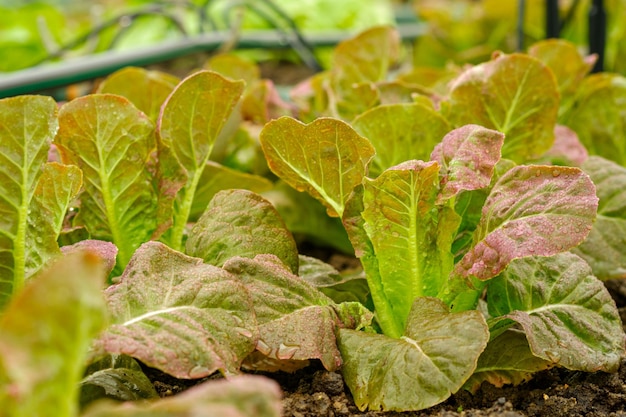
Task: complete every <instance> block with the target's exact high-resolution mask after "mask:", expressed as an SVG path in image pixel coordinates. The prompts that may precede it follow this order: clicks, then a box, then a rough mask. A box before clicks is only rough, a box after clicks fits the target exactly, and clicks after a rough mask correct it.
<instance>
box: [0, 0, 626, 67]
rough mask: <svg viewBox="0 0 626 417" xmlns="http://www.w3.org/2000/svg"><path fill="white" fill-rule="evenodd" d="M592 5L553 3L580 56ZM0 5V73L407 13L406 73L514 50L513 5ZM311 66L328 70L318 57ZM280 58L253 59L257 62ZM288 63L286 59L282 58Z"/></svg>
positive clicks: (469, 1) (621, 37)
mask: <svg viewBox="0 0 626 417" xmlns="http://www.w3.org/2000/svg"><path fill="white" fill-rule="evenodd" d="M592 1H593V0H561V1H560V2H559V7H560V16H561V20H562V21H563V24H562V28H561V35H560V36H561V37H562V38H564V39H567V40H570V41H572V42H574V43H576V44H577V45H579V46H580V47H581V50H582V51H586V44H587V30H588V21H587V19H588V18H587V15H588V11H589V8H590V6H591V3H592ZM271 3H272V4H274V5H275V6H276V7H277V8H279V9H280V10H282V11H283V12H284V13H285V15H286V16H288V18H289V19H290V20H291V22H288V21H285V19H283V18H281V16H279V15H278V16H277V13H276V10H275V9H274V8H272V7H268V4H269V2H268V1H266V0H169V1H154V0H151V1H148V0H95V1H88V2H87V1H84V0H45V1H42V0H39V1H36V0H33V1H25V0H0V56H2V59H1V60H0V71H1V72H8V71H14V70H19V69H23V68H27V67H31V66H33V65H37V64H40V63H42V62H47V61H51V60H52V61H53V60H59V59H64V58H69V57H74V56H82V55H89V54H93V53H97V52H102V51H107V50H128V49H132V48H139V47H141V46H147V45H154V44H158V43H159V42H164V41H167V40H173V39H181V38H184V37H190V36H194V35H198V34H201V33H206V32H210V31H213V30H233V31H246V30H263V29H273V28H274V27H275V26H277V25H278V26H282V27H283V29H284V28H285V27H286V26H287V25H289V24H291V23H293V24H295V25H296V26H297V28H298V29H299V30H300V31H301V32H302V33H303V34H305V35H306V34H307V33H311V32H314V31H318V32H324V31H336V30H343V31H349V32H350V34H354V33H356V32H358V31H360V30H363V29H365V28H368V27H372V26H376V25H381V24H393V23H394V21H395V16H396V15H397V13H398V10H400V9H402V10H404V11H406V9H407V8H408V9H409V10H413V12H414V13H415V16H416V17H417V22H423V23H426V25H425V27H426V29H425V33H424V34H423V35H422V36H420V37H418V38H417V39H416V41H415V43H414V48H413V57H414V60H413V61H414V64H415V65H416V66H422V67H437V68H443V67H445V66H447V65H450V64H451V63H452V64H456V65H461V64H465V63H477V62H481V61H484V60H486V59H488V57H489V56H490V55H491V53H492V52H493V51H495V50H502V51H504V52H512V51H515V50H516V48H518V33H517V20H518V15H519V9H518V5H519V2H518V1H516V0H413V1H400V0H395V1H394V0H298V1H293V0H271ZM545 3H546V2H545V0H527V1H526V2H525V4H526V6H525V13H524V22H523V23H524V24H523V37H524V39H523V44H524V45H530V44H531V43H533V42H534V41H537V40H540V39H543V38H544V37H545ZM605 7H606V10H607V17H608V18H607V50H606V59H605V69H606V70H607V71H614V72H620V73H626V0H605ZM316 53H317V54H318V60H319V61H320V62H322V63H323V64H324V63H326V62H328V61H327V59H326V57H325V55H324V54H325V51H324V50H323V49H319V50H317V51H316ZM277 56H278V57H280V58H281V59H282V58H283V57H284V55H276V54H273V53H270V52H267V51H266V52H265V53H264V52H259V51H257V52H256V55H255V58H256V59H257V60H263V59H273V58H276V57H277ZM288 57H289V59H293V58H294V57H295V55H293V54H292V55H291V56H288Z"/></svg>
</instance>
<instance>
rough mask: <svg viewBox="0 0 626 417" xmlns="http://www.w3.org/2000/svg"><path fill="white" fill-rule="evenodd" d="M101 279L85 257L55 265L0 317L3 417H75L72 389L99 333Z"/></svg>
mask: <svg viewBox="0 0 626 417" xmlns="http://www.w3.org/2000/svg"><path fill="white" fill-rule="evenodd" d="M105 277H106V276H105V274H104V270H103V268H102V265H101V262H100V260H99V259H98V258H97V257H96V256H93V255H92V254H90V253H81V254H72V255H70V256H67V257H64V258H61V259H59V260H58V261H57V262H55V263H53V264H51V265H50V266H49V267H47V268H45V269H44V270H43V272H42V273H40V274H39V275H37V277H36V278H34V279H32V280H30V281H29V282H28V284H27V285H26V286H25V287H24V289H23V291H21V292H20V293H18V294H16V295H15V297H14V298H13V299H12V300H11V303H10V304H9V305H8V306H7V307H6V309H5V310H4V311H3V313H2V315H1V316H0V334H2V337H0V404H2V415H3V416H7V417H23V416H46V415H55V416H62V417H70V416H76V415H78V383H79V382H80V379H81V377H82V374H83V363H84V359H85V355H86V354H87V349H88V348H89V344H90V343H91V340H92V338H93V337H95V336H96V335H97V334H98V332H100V330H102V328H103V327H104V324H105V316H106V305H105V302H104V299H103V297H102V291H101V288H102V286H103V285H104V281H105Z"/></svg>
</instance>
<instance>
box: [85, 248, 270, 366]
mask: <svg viewBox="0 0 626 417" xmlns="http://www.w3.org/2000/svg"><path fill="white" fill-rule="evenodd" d="M105 295H106V297H107V301H108V304H109V309H110V310H111V314H112V318H113V322H114V324H113V325H111V326H110V327H109V328H108V329H107V330H106V331H105V332H104V333H103V334H102V335H101V337H100V338H99V339H98V340H97V341H96V343H95V354H102V353H105V352H106V353H111V354H126V355H129V356H132V357H134V358H137V359H139V360H141V361H142V362H143V363H145V364H147V365H149V366H152V367H154V368H157V369H160V370H162V371H164V372H167V373H169V374H170V375H173V376H175V377H177V378H201V377H204V376H207V375H210V374H212V373H213V372H215V371H217V370H219V371H221V372H223V373H236V372H237V371H238V369H239V366H240V364H241V361H242V360H243V358H244V357H245V356H246V355H247V354H249V353H250V352H252V350H253V349H254V346H255V344H256V341H257V338H258V331H257V329H256V321H255V319H254V313H253V310H252V302H251V300H250V297H249V295H248V292H247V291H246V289H245V287H244V286H243V285H242V284H241V282H240V280H239V279H238V278H237V277H236V276H233V275H232V274H229V273H228V272H226V271H224V270H222V269H221V268H218V267H215V266H212V265H208V264H205V263H203V262H202V260H201V259H198V258H191V257H189V256H186V255H183V254H182V253H179V252H176V251H174V250H172V249H170V248H168V247H167V246H165V245H163V244H161V243H158V242H148V243H146V244H144V245H142V246H141V247H140V248H139V249H137V251H136V252H135V255H134V256H133V259H132V260H131V262H130V263H129V265H128V267H127V268H126V270H125V271H124V274H123V275H122V276H121V279H120V282H119V283H118V284H115V285H112V286H110V287H109V288H107V290H106V292H105Z"/></svg>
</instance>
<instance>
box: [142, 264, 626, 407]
mask: <svg viewBox="0 0 626 417" xmlns="http://www.w3.org/2000/svg"><path fill="white" fill-rule="evenodd" d="M328 261H329V262H331V263H334V264H335V265H336V266H339V267H340V266H344V267H345V265H346V264H349V263H350V262H349V259H347V258H344V257H341V256H339V257H337V256H333V257H331V258H329V259H328ZM606 285H607V288H608V289H609V291H610V292H611V294H612V296H613V298H614V299H615V301H616V303H617V306H618V308H619V310H620V315H621V317H622V321H623V322H626V320H625V319H626V281H623V280H620V281H608V282H606ZM146 371H147V372H146V373H147V374H148V377H149V378H150V379H151V380H152V381H153V383H154V386H155V388H156V390H157V392H158V393H159V395H161V396H169V395H173V394H176V393H178V392H180V391H183V390H185V389H186V388H188V387H190V386H191V385H194V384H196V383H198V382H200V381H188V380H177V379H174V378H172V377H170V376H168V375H166V374H163V373H161V372H159V371H156V370H154V369H146ZM264 375H266V376H268V377H270V378H272V379H274V380H276V381H277V382H278V383H279V384H280V386H281V388H282V390H283V394H284V398H283V401H282V404H283V408H284V411H283V416H284V417H357V416H359V417H377V416H381V417H383V416H384V417H396V416H397V417H399V416H402V417H435V416H437V417H522V416H528V417H557V416H570V417H578V416H586V417H601V416H602V417H604V416H609V417H618V416H624V417H626V358H625V359H624V360H623V361H622V364H621V366H620V369H619V371H618V372H617V373H614V374H608V373H604V372H597V373H585V372H578V371H568V370H566V369H562V368H553V369H550V370H546V371H543V372H539V373H537V374H536V375H535V377H534V378H533V379H532V380H530V381H528V382H526V383H524V384H521V385H519V386H515V387H514V386H505V387H503V388H496V387H494V386H493V385H490V384H488V383H483V385H482V386H481V387H480V389H479V390H478V392H476V393H475V394H473V395H472V394H470V393H469V392H466V391H460V392H458V393H456V394H455V395H453V396H451V397H450V398H449V399H448V400H446V401H445V402H443V403H441V404H439V405H437V406H435V407H432V408H430V409H428V410H422V411H416V412H402V413H398V412H386V413H385V412H378V411H365V412H361V411H359V410H358V409H357V407H356V406H355V404H354V402H353V400H352V397H351V395H350V392H349V390H348V389H347V387H346V386H345V385H344V382H343V379H342V376H341V373H340V372H328V371H326V370H324V369H323V367H322V366H321V364H320V363H318V362H314V363H312V364H311V365H310V366H309V367H307V368H304V369H301V370H299V371H297V372H295V373H291V374H290V373H285V372H278V373H273V374H264ZM202 381H204V380H202ZM251 417H253V416H251Z"/></svg>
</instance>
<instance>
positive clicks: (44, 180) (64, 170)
mask: <svg viewBox="0 0 626 417" xmlns="http://www.w3.org/2000/svg"><path fill="white" fill-rule="evenodd" d="M82 179H83V175H82V172H81V170H80V169H79V168H78V167H77V166H74V165H61V164H58V163H56V162H50V163H47V164H45V165H44V166H43V172H42V174H41V176H40V177H39V181H38V182H37V188H36V189H35V193H34V194H33V199H32V201H31V208H30V212H29V216H28V230H27V239H28V242H29V244H28V245H27V247H26V276H27V277H29V276H31V275H33V274H34V273H36V272H37V271H38V270H39V269H40V268H41V267H42V266H43V265H45V263H46V262H47V261H48V260H49V259H50V258H52V257H53V256H55V255H58V254H59V245H58V243H57V238H58V236H59V234H60V233H61V230H62V228H63V219H64V218H65V213H67V210H68V208H69V206H70V203H71V202H72V199H73V198H74V197H76V195H77V194H78V192H79V190H80V187H81V185H82V183H83V181H82ZM114 265H115V260H114Z"/></svg>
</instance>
